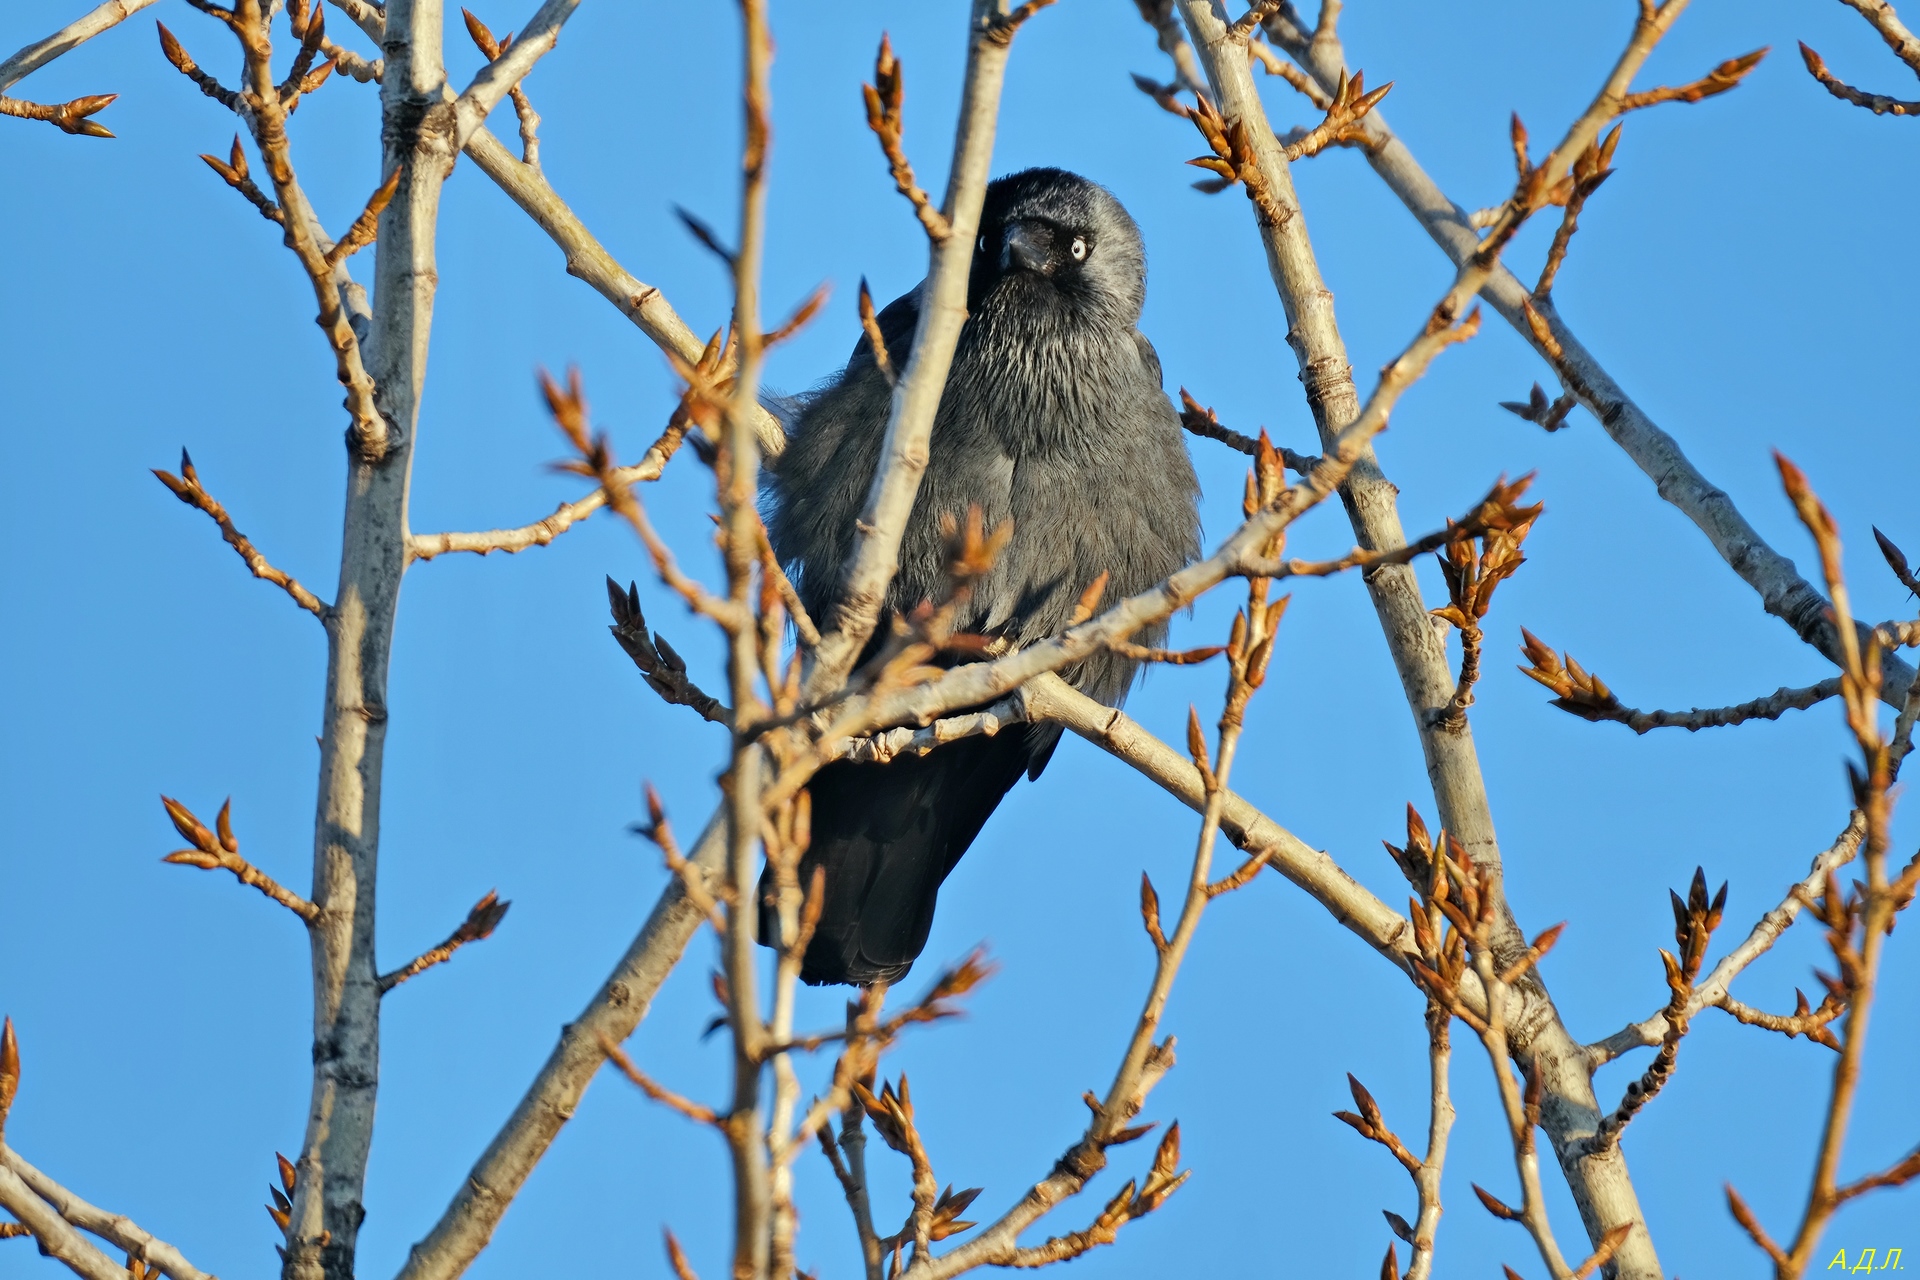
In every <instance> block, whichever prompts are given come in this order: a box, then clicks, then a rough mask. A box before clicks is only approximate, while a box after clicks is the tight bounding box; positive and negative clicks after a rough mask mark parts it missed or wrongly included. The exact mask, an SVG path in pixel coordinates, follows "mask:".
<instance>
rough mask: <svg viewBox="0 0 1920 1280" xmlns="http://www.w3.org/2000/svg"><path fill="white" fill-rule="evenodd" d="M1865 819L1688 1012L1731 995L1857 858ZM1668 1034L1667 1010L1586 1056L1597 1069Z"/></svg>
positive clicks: (1851, 825)
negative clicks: (1804, 909) (1837, 872)
mask: <svg viewBox="0 0 1920 1280" xmlns="http://www.w3.org/2000/svg"><path fill="white" fill-rule="evenodd" d="M1866 834H1867V824H1866V818H1865V816H1864V815H1862V814H1861V813H1860V812H1858V811H1857V810H1856V811H1855V812H1854V814H1853V816H1852V817H1851V818H1850V819H1849V821H1848V823H1847V826H1846V829H1845V830H1843V831H1842V832H1841V833H1840V835H1839V836H1838V837H1837V838H1836V839H1835V840H1834V842H1833V844H1832V845H1831V846H1830V847H1828V848H1827V849H1826V850H1824V851H1823V852H1822V853H1821V854H1820V855H1819V856H1818V857H1816V858H1815V859H1814V860H1813V869H1812V870H1811V871H1809V872H1808V873H1807V875H1806V878H1805V879H1803V880H1801V881H1800V882H1799V883H1798V884H1796V885H1794V886H1793V887H1792V888H1790V889H1789V890H1788V891H1787V894H1786V897H1785V898H1784V899H1782V901H1781V903H1780V905H1779V906H1777V907H1775V908H1774V909H1773V910H1771V911H1769V912H1767V914H1766V915H1764V916H1762V917H1761V918H1760V919H1759V920H1758V921H1757V922H1756V923H1755V924H1754V926H1753V929H1752V930H1751V931H1750V932H1749V933H1748V934H1747V936H1746V938H1745V939H1744V940H1743V941H1742V942H1741V943H1740V945H1739V946H1737V947H1735V948H1734V949H1733V950H1732V951H1729V952H1728V953H1727V954H1726V955H1725V956H1723V957H1721V960H1720V963H1719V964H1717V965H1715V966H1714V967H1713V972H1711V973H1709V974H1708V975H1707V977H1706V980H1705V981H1703V982H1700V983H1698V984H1697V985H1696V986H1695V987H1694V990H1693V997H1692V999H1691V1000H1689V1001H1688V1004H1687V1015H1688V1016H1689V1017H1692V1016H1693V1015H1695V1014H1697V1013H1699V1012H1700V1010H1702V1009H1704V1008H1707V1007H1709V1006H1711V1005H1716V1004H1720V1003H1721V1001H1722V1000H1723V999H1725V998H1726V996H1727V991H1728V988H1729V987H1731V986H1732V985H1733V980H1734V979H1735V978H1737V977H1739V976H1740V974H1741V973H1742V972H1743V971H1745V969H1746V968H1747V966H1748V965H1750V964H1752V963H1753V962H1754V961H1755V960H1758V959H1759V958H1760V957H1761V956H1763V955H1765V954H1766V953H1767V952H1768V951H1769V950H1770V949H1771V948H1772V947H1773V944H1774V943H1775V942H1777V941H1778V940H1779V938H1780V935H1781V934H1783V933H1785V932H1786V931H1787V928H1788V926H1790V925H1791V924H1792V923H1793V922H1794V919H1795V918H1796V917H1797V916H1798V915H1799V914H1800V910H1801V908H1802V907H1804V906H1805V905H1806V904H1807V903H1808V902H1809V901H1811V900H1812V897H1813V895H1814V894H1815V893H1817V892H1818V891H1819V889H1820V887H1821V886H1822V885H1824V884H1825V883H1826V882H1827V877H1828V876H1829V875H1830V874H1831V873H1833V872H1834V871H1835V870H1837V869H1838V868H1840V867H1843V866H1845V865H1846V864H1847V863H1849V862H1851V861H1853V859H1854V857H1855V856H1856V855H1857V854H1858V853H1859V852H1860V844H1861V841H1863V840H1864V839H1865V838H1866ZM1666 1034H1667V1017H1666V1014H1665V1013H1656V1014H1654V1015H1653V1017H1651V1018H1649V1019H1647V1020H1646V1021H1645V1022H1640V1023H1634V1024H1632V1025H1630V1026H1628V1027H1625V1028H1623V1029H1622V1030H1620V1031H1616V1032H1614V1034H1612V1035H1611V1036H1608V1037H1607V1038H1606V1039H1605V1040H1601V1041H1599V1042H1597V1043H1595V1044H1592V1045H1589V1046H1588V1047H1587V1059H1588V1061H1589V1062H1590V1063H1591V1064H1592V1065H1593V1067H1594V1068H1596V1069H1597V1068H1598V1067H1600V1066H1601V1065H1603V1064H1605V1063H1608V1062H1611V1061H1613V1059H1615V1058H1617V1057H1619V1056H1620V1055H1621V1054H1622V1053H1625V1052H1627V1051H1628V1050H1629V1049H1637V1048H1641V1047H1643V1046H1648V1045H1656V1044H1659V1043H1661V1042H1662V1040H1663V1039H1664V1038H1665V1036H1666Z"/></svg>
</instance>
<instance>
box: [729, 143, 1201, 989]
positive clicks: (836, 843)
mask: <svg viewBox="0 0 1920 1280" xmlns="http://www.w3.org/2000/svg"><path fill="white" fill-rule="evenodd" d="M924 287H925V282H924V281H922V283H921V285H919V286H916V287H915V289H914V290H912V291H910V292H908V293H907V294H905V295H903V296H902V297H900V298H897V299H895V300H894V301H893V302H892V303H891V304H889V305H888V306H887V307H886V308H884V309H883V310H882V311H881V312H880V313H879V315H878V317H877V322H878V329H879V332H880V335H881V339H882V341H883V342H884V344H885V348H886V351H887V353H888V356H889V361H890V365H891V367H892V368H893V369H901V368H904V367H905V365H906V362H907V357H908V355H909V353H910V349H911V345H912V340H913V333H914V328H915V324H916V322H917V320H918V317H919V302H918V299H919V294H920V290H921V289H922V288H924ZM1145 300H1146V252H1145V247H1144V245H1143V243H1142V240H1141V236H1140V230H1139V228H1138V226H1136V225H1135V223H1134V220H1133V219H1132V218H1131V217H1130V216H1129V215H1128V214H1127V211H1126V209H1125V208H1123V207H1122V205H1121V203H1120V201H1119V200H1118V199H1116V198H1115V197H1114V196H1113V195H1112V193H1110V192H1109V191H1107V190H1106V189H1105V188H1104V187H1101V186H1100V185H1098V184H1096V183H1094V182H1092V181H1089V180H1088V179H1086V178H1083V177H1081V176H1079V175H1077V174H1073V173H1069V172H1066V171H1064V170H1061V169H1054V168H1036V169H1027V170H1024V171H1022V172H1018V173H1014V174H1010V175H1007V176H1005V177H1001V178H998V179H996V180H994V181H993V182H992V183H990V184H989V185H988V187H987V191H986V195H985V200H984V203H983V207H982V211H981V221H980V235H979V239H978V241H977V242H976V244H975V247H974V254H973V259H972V263H971V267H970V275H969V278H968V288H967V311H968V318H967V320H966V322H965V324H964V326H963V327H962V329H961V332H960V338H959V342H958V345H957V347H956V349H955V352H954V357H953V363H952V368H951V372H950V373H949V375H948V379H947V384H946V388H945V390H944V392H943V393H942V396H941V400H940V406H939V409H938V412H937V413H936V415H935V419H934V424H933V432H932V437H931V441H930V444H929V450H928V465H927V468H926V472H925V475H924V478H923V479H922V481H921V486H920V491H919V494H918V497H917V499H916V501H915V503H914V506H913V510H912V513H911V515H910V516H909V518H908V522H907V526H906V530H905V533H904V535H903V537H902V539H901V543H900V554H899V563H900V568H899V572H898V574H897V576H896V577H895V578H894V580H893V584H892V587H891V589H890V590H889V593H888V595H887V597H886V600H885V605H884V608H885V610H886V611H887V614H888V615H891V616H904V615H906V614H907V613H908V612H910V611H911V610H912V609H913V608H914V607H915V606H917V605H919V604H920V603H921V602H923V601H927V600H939V599H941V598H942V597H943V593H944V592H945V591H946V589H947V587H948V584H949V582H950V579H949V577H948V568H947V554H948V553H947V550H946V547H947V539H946V538H945V537H943V534H942V523H943V519H942V518H943V517H945V518H946V527H947V528H948V529H952V528H953V527H954V525H953V522H954V521H955V520H962V521H964V520H965V519H967V518H968V516H969V513H970V512H971V511H972V510H973V509H975V508H977V509H978V511H979V513H980V516H979V518H980V520H981V521H982V522H983V523H984V525H985V527H987V528H994V527H996V526H998V525H999V524H1000V522H1002V521H1005V520H1011V521H1012V532H1011V536H1010V538H1009V539H1008V540H1007V541H1006V543H1005V545H1004V547H1003V548H1002V550H1001V552H1000V554H999V556H998V558H997V560H996V561H995V562H994V565H993V567H992V569H991V570H990V571H989V572H988V573H987V574H986V575H985V576H984V577H982V578H980V579H978V580H977V581H976V582H975V583H974V584H973V589H972V591H971V592H970V594H969V595H968V596H967V597H966V598H965V599H964V600H963V601H962V602H961V603H960V613H959V616H957V617H956V618H955V619H954V623H955V630H956V632H958V633H973V634H977V635H982V636H986V637H990V638H991V639H993V640H995V641H999V642H1000V643H1001V646H1002V647H1008V646H1010V647H1015V648H1017V647H1020V646H1024V645H1028V644H1032V643H1034V642H1036V641H1040V640H1044V639H1046V638H1048V637H1050V636H1053V635H1057V634H1058V633H1059V632H1061V631H1062V630H1064V629H1066V627H1067V626H1068V625H1070V623H1071V622H1072V620H1073V617H1074V612H1075V609H1076V607H1077V606H1078V605H1079V604H1080V602H1081V597H1082V595H1083V593H1085V592H1087V590H1088V588H1089V587H1090V585H1091V584H1092V583H1094V582H1095V580H1096V579H1097V578H1098V577H1099V575H1101V574H1102V573H1105V574H1106V575H1107V584H1106V587H1105V590H1104V593H1103V594H1102V596H1101V597H1100V598H1099V600H1098V602H1097V607H1098V608H1101V609H1104V608H1106V607H1109V606H1111V605H1112V604H1114V603H1116V602H1118V601H1119V600H1121V599H1124V598H1125V597H1127V596H1129V595H1133V594H1136V593H1138V592H1140V591H1144V590H1146V589H1147V588H1149V587H1151V586H1153V585H1154V584H1155V583H1158V582H1160V581H1162V580H1164V579H1165V578H1167V577H1168V576H1170V575H1171V574H1173V573H1174V572H1176V571H1178V570H1179V569H1180V568H1181V567H1182V566H1184V565H1186V564H1188V563H1190V562H1191V561H1192V560H1194V559H1195V558H1196V557H1197V556H1198V554H1199V550H1200V518H1199V506H1198V504H1199V496H1200V487H1199V482H1198V480H1197V479H1196V477H1195V475H1194V471H1193V464H1192V462H1191V460H1190V459H1189V458H1188V456H1187V449H1186V443H1185V437H1184V434H1183V431H1182V428H1181V425H1180V417H1179V414H1178V412H1177V411H1176V410H1175V409H1174V407H1173V402H1172V401H1171V400H1170V399H1169V398H1168V397H1167V394H1166V391H1165V389H1164V387H1163V386H1162V374H1161V367H1160V359H1159V356H1158V355H1157V354H1156V353H1155V351H1154V349H1153V346H1152V344H1151V343H1149V342H1148V341H1147V339H1146V337H1145V336H1144V335H1142V334H1141V332H1140V330H1139V327H1138V325H1139V320H1140V315H1141V309H1142V307H1143V305H1144V303H1145ZM891 396H892V385H891V378H890V376H889V374H888V373H887V371H885V370H883V369H882V367H881V366H880V364H879V363H878V361H877V360H876V359H875V353H874V349H873V344H872V341H871V339H870V338H868V337H865V336H863V337H862V338H861V339H860V340H859V342H858V343H857V344H856V345H855V347H854V349H853V354H852V356H851V358H850V359H849V360H848V361H847V364H846V367H845V368H844V369H843V370H842V371H841V372H840V373H839V374H838V375H836V376H833V377H832V378H830V379H828V380H827V381H826V382H825V383H824V384H822V385H821V386H820V387H818V388H817V389H815V390H814V391H812V392H810V393H806V394H805V395H803V396H802V397H801V398H799V400H798V401H797V403H796V404H795V405H794V406H793V409H792V412H793V415H794V416H793V420H792V424H791V439H790V442H789V444H788V446H787V448H786V449H785V451H784V452H783V453H782V454H781V455H780V456H779V457H778V458H777V459H775V460H773V461H772V462H771V463H770V465H769V470H768V478H767V494H766V507H767V526H768V532H769V536H770V539H771V542H772V545H773V549H774V552H775V554H776V555H777V556H778V557H779V559H780V561H781V563H782V564H783V566H784V567H785V568H786V570H787V572H788V574H789V575H790V576H791V577H792V579H793V582H794V585H795V588H796V589H797V591H798V593H799V595H800V598H801V601H802V602H803V603H804V604H805V606H806V608H807V610H808V612H809V613H810V614H812V615H813V616H814V617H816V618H823V617H825V616H826V615H827V612H828V610H829V609H830V608H831V607H832V605H833V603H834V600H835V598H836V595H837V592H838V589H839V586H840V574H841V571H842V569H843V567H844V566H845V565H846V563H847V560H848V557H849V554H850V552H851V551H852V548H853V545H854V539H855V531H856V524H857V522H858V519H859V516H860V512H861V509H862V506H863V505H864V502H865V499H866V495H867V490H868V487H869V485H870V484H871V483H872V479H873V476H874V472H875V468H876V467H877V466H878V464H879V461H880V456H881V454H880V449H881V441H882V438H883V436H884V435H885V432H886V424H887V418H888V412H889V406H890V402H891ZM886 634H887V627H886V621H885V618H884V617H883V622H882V626H881V627H880V628H879V630H878V631H877V632H876V639H875V640H874V641H873V642H871V643H870V645H869V647H868V653H869V654H870V653H872V652H873V651H874V650H875V649H877V647H878V645H879V643H880V640H879V638H878V637H884V636H885V635H886ZM1164 635H1165V625H1164V624H1161V625H1160V626H1158V627H1154V628H1150V629H1144V630H1143V631H1142V632H1141V633H1139V634H1137V635H1136V636H1135V637H1134V639H1135V640H1136V642H1138V643H1141V644H1148V645H1151V644H1157V643H1158V642H1159V641H1160V640H1161V639H1162V638H1164ZM864 656H865V655H863V660H864ZM1137 666H1138V663H1137V662H1136V661H1135V660H1133V659H1130V658H1128V657H1125V656H1123V655H1120V654H1116V653H1113V652H1111V651H1107V650H1103V651H1101V652H1099V653H1096V654H1093V655H1091V656H1089V657H1087V658H1084V659H1082V660H1081V661H1079V662H1077V663H1075V664H1074V665H1072V666H1069V667H1067V668H1065V669H1064V670H1063V671H1062V672H1061V674H1062V676H1063V677H1064V678H1065V679H1066V680H1067V681H1068V682H1069V683H1070V684H1072V685H1074V686H1075V687H1076V688H1078V689H1079V690H1080V691H1081V692H1083V693H1086V694H1087V695H1089V696H1090V697H1093V698H1095V699H1098V700H1099V701H1100V702H1102V703H1105V704H1107V705H1109V706H1118V705H1120V703H1121V702H1122V701H1123V700H1124V698H1125V696H1126V693H1127V690H1128V688H1129V686H1130V685H1131V684H1132V682H1133V678H1134V674H1135V670H1136V667H1137ZM1059 737H1060V730H1059V727H1058V726H1057V725H1055V726H1047V725H1016V726H1010V727H1008V728H1005V729H1002V730H1001V731H1000V732H999V733H997V734H994V735H991V736H974V737H967V738H962V739H958V740H956V741H953V742H950V743H946V744H943V745H941V746H939V747H937V748H935V749H934V750H932V751H930V752H928V753H926V754H924V755H920V756H911V757H904V756H903V757H897V758H895V759H893V760H891V761H888V762H886V763H884V764H879V763H867V762H862V763H853V762H848V761H844V760H842V761H836V762H834V763H831V764H828V765H826V766H825V767H824V768H822V769H821V770H820V771H819V772H818V773H817V774H816V775H815V776H814V778H813V780H812V782H811V784H810V791H811V805H812V823H811V840H810V843H809V845H808V847H807V849H806V851H805V853H804V854H803V855H802V859H801V862H800V883H801V884H802V885H803V886H804V885H808V884H810V883H811V880H812V877H813V875H814V868H815V867H823V868H824V869H825V880H824V895H823V903H822V913H821V916H820V919H819V923H818V925H817V927H816V929H815V931H814V934H813V938H812V941H811V943H810V945H809V946H808V948H807V951H806V954H805V956H804V957H803V959H802V965H801V970H800V976H801V978H802V979H803V980H804V981H806V982H807V983H809V984H814V985H821V984H847V985H852V986H865V985H869V984H873V983H880V982H885V983H892V982H896V981H898V980H899V979H900V978H902V977H904V976H905V975H906V973H907V971H908V969H909V968H911V967H912V965H913V962H914V960H915V959H916V958H917V957H918V956H919V954H920V952H921V951H922V950H923V949H924V948H925V946H926V942H927V936H928V932H929V930H930V929H931V927H932V923H933V915H934V908H935V905H936V901H937V898H938V895H939V891H940V886H941V884H942V883H943V882H944V881H945V880H946V878H947V876H948V874H949V873H950V872H951V871H952V870H953V869H954V866H955V864H956V863H958V862H959V860H960V858H961V855H963V854H964V853H965V852H966V851H967V848H968V846H969V845H971V844H972V843H973V840H974V837H975V836H977V835H978V834H979V833H980V830H981V828H982V826H983V825H984V824H985V823H986V821H987V819H988V817H989V816H990V815H991V814H992V813H993V811H994V809H995V807H996V806H998V805H999V803H1000V801H1001V799H1002V798H1003V797H1004V796H1005V795H1006V793H1007V792H1008V791H1009V790H1010V789H1011V788H1012V787H1013V785H1014V784H1015V783H1016V782H1018V781H1019V779H1020V778H1021V776H1022V775H1023V774H1024V775H1026V776H1027V777H1028V778H1032V779H1037V778H1039V776H1040V773H1041V771H1042V770H1043V769H1045V768H1046V765H1047V761H1048V759H1049V758H1050V757H1051V756H1052V754H1053V750H1054V748H1055V746H1056V745H1057V744H1058V742H1059ZM759 934H760V938H761V941H762V942H764V943H768V944H769V945H771V942H772V939H774V938H776V937H778V913H777V911H776V910H775V908H774V906H773V893H772V887H771V879H770V874H767V875H763V876H762V880H761V886H760V928H759Z"/></svg>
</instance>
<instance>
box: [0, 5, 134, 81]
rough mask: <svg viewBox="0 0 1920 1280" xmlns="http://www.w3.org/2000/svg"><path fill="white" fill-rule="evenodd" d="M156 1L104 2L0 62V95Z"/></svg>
mask: <svg viewBox="0 0 1920 1280" xmlns="http://www.w3.org/2000/svg"><path fill="white" fill-rule="evenodd" d="M154 3H156V0H107V2H106V3H105V4H103V5H100V6H99V7H97V8H95V9H93V10H91V11H89V12H88V13H87V14H86V15H85V16H83V17H80V18H76V19H75V20H74V21H72V22H70V23H68V24H67V25H66V26H64V27H62V28H60V30H58V31H56V32H54V33H53V34H52V35H50V36H48V37H47V38H46V39H44V40H36V41H34V42H33V43H32V44H30V45H28V46H27V47H26V48H24V49H22V50H20V51H19V52H18V53H16V54H14V55H13V56H12V57H10V58H8V59H7V60H6V61H4V62H0V93H4V92H5V91H6V90H7V89H9V88H11V87H12V86H13V85H15V84H17V83H18V82H19V81H21V80H24V79H26V78H27V77H28V76H30V75H32V74H33V73H34V72H35V71H38V70H39V69H40V68H41V67H44V66H46V65H47V64H48V63H49V62H52V61H53V60H54V59H55V58H58V57H59V56H60V55H62V54H64V53H68V52H71V51H72V50H73V49H75V48H77V47H78V46H80V45H83V44H85V43H86V42H87V41H89V40H91V39H93V38H94V37H95V36H97V35H99V34H100V33H101V32H103V31H109V30H111V29H113V28H114V27H116V26H118V25H119V24H120V23H122V22H125V21H126V20H127V19H128V18H130V17H132V16H133V15H134V14H136V13H138V12H140V11H141V10H142V9H144V8H146V7H147V6H148V5H150V4H154Z"/></svg>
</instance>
